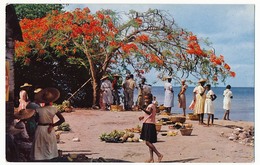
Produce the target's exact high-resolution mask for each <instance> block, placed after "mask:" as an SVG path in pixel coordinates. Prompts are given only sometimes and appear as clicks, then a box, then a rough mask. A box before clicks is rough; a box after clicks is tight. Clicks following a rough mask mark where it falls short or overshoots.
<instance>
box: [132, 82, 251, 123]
mask: <svg viewBox="0 0 260 165" xmlns="http://www.w3.org/2000/svg"><path fill="white" fill-rule="evenodd" d="M193 89H194V87H188V89H187V90H186V102H187V109H186V114H188V113H192V112H193V111H192V110H189V109H188V106H189V104H190V103H191V101H192V99H193V93H192V91H193ZM211 89H212V90H213V91H214V93H215V94H216V95H217V99H216V100H215V101H214V106H215V116H214V117H215V118H218V119H222V118H223V115H224V112H225V111H224V109H223V91H224V90H225V87H212V88H211ZM179 91H180V87H174V107H172V111H171V112H172V113H180V114H182V109H181V108H179V107H178V100H177V99H178V97H177V95H178V93H179ZM231 91H232V93H233V99H232V102H231V110H230V119H231V120H235V121H240V120H241V121H250V122H254V121H255V89H254V88H253V87H232V88H231ZM152 94H153V95H154V96H156V98H157V101H158V103H159V105H161V104H163V102H164V89H163V87H162V86H153V87H152ZM136 99H137V90H135V96H134V100H136ZM206 117H207V115H205V116H204V119H205V118H206Z"/></svg>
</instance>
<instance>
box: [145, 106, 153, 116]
mask: <svg viewBox="0 0 260 165" xmlns="http://www.w3.org/2000/svg"><path fill="white" fill-rule="evenodd" d="M151 110H152V108H151V107H148V108H147V110H146V109H144V110H143V111H144V112H145V113H146V114H148V115H150V114H151V113H152V111H151Z"/></svg>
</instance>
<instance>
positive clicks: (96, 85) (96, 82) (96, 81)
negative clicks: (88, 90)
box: [84, 49, 102, 107]
mask: <svg viewBox="0 0 260 165" xmlns="http://www.w3.org/2000/svg"><path fill="white" fill-rule="evenodd" d="M84 53H85V55H86V56H87V58H88V62H89V66H90V68H89V69H90V74H91V78H92V89H93V102H92V107H95V106H99V96H100V92H99V91H100V90H99V89H100V78H101V76H102V75H100V74H98V73H99V72H98V71H97V68H96V66H95V64H94V62H93V60H92V58H91V55H90V54H89V53H88V50H87V49H85V50H84Z"/></svg>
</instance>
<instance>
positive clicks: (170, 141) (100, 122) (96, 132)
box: [58, 109, 255, 163]
mask: <svg viewBox="0 0 260 165" xmlns="http://www.w3.org/2000/svg"><path fill="white" fill-rule="evenodd" d="M141 114H142V112H141V111H122V112H111V111H101V110H87V109H74V111H73V112H71V113H63V115H64V117H65V120H66V123H68V124H69V125H70V128H71V131H68V132H62V133H61V134H60V143H58V149H59V150H62V151H63V154H65V153H66V151H69V152H68V153H73V151H75V152H76V153H80V152H77V151H84V150H86V152H84V153H85V154H86V156H87V157H89V158H99V157H102V158H104V159H108V160H114V161H115V162H133V163H137V162H138V163H140V162H145V160H147V158H148V157H149V150H148V147H147V146H146V145H145V143H144V142H143V141H141V142H125V143H106V142H104V141H101V140H100V139H99V136H100V135H101V134H102V133H109V132H111V131H113V130H121V131H123V130H125V129H129V128H133V127H136V126H137V125H140V126H142V123H141V122H140V121H139V120H138V117H139V116H140V115H141ZM206 117H207V115H205V116H204V121H206ZM157 118H159V115H158V116H157ZM185 123H190V124H192V125H193V131H192V134H191V136H182V135H181V133H180V131H179V130H178V129H177V130H174V131H176V132H177V133H178V134H177V135H176V136H162V135H161V133H162V132H166V131H168V130H169V128H168V125H163V126H162V129H161V132H159V133H158V136H157V137H158V142H157V143H155V146H156V147H157V149H158V150H159V151H160V152H161V153H162V154H163V155H164V156H163V160H162V163H253V162H254V161H255V150H254V146H252V144H251V145H250V144H248V143H247V144H243V143H242V142H240V141H238V140H237V141H233V140H229V139H228V137H229V136H230V135H231V134H232V132H233V130H234V128H237V127H240V128H241V127H242V128H244V129H247V128H249V127H250V126H251V127H252V126H254V123H253V122H243V121H226V120H215V122H214V123H215V125H214V126H210V127H205V126H203V125H199V124H198V121H194V120H189V119H188V118H187V120H186V122H185ZM135 137H139V134H138V133H135ZM75 138H76V139H77V138H78V139H79V141H77V142H75V141H73V139H74V140H75ZM81 153H82V152H81ZM155 160H157V157H156V155H155Z"/></svg>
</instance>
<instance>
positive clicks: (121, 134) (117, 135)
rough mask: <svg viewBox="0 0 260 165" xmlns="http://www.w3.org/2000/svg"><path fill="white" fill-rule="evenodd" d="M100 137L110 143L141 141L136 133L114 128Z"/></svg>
mask: <svg viewBox="0 0 260 165" xmlns="http://www.w3.org/2000/svg"><path fill="white" fill-rule="evenodd" d="M99 138H100V140H101V141H105V142H108V143H123V142H139V138H136V137H135V134H134V133H131V132H127V131H118V130H114V131H112V132H110V133H103V134H101V135H100V136H99Z"/></svg>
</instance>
